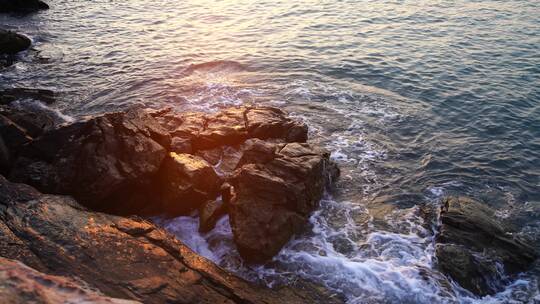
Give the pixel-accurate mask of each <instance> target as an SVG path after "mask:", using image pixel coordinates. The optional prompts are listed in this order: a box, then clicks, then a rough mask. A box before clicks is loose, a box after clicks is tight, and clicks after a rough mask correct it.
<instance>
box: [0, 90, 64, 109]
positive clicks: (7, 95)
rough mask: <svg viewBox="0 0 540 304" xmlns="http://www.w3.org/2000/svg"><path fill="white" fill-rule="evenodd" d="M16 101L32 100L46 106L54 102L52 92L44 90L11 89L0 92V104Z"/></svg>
mask: <svg viewBox="0 0 540 304" xmlns="http://www.w3.org/2000/svg"><path fill="white" fill-rule="evenodd" d="M18 99H34V100H39V101H42V102H44V103H47V104H51V103H53V102H55V101H56V99H55V97H54V92H53V91H51V90H44V89H28V88H11V89H4V90H0V104H3V105H7V104H10V103H11V102H13V101H15V100H18Z"/></svg>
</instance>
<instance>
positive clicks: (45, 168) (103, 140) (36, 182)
mask: <svg viewBox="0 0 540 304" xmlns="http://www.w3.org/2000/svg"><path fill="white" fill-rule="evenodd" d="M169 145H170V137H169V135H168V133H167V132H166V131H164V130H163V129H161V127H160V126H159V125H158V124H157V123H156V121H155V120H154V119H153V118H152V117H151V116H149V115H147V114H145V113H144V112H143V111H141V110H136V109H135V110H130V111H127V112H125V113H108V114H105V115H101V116H97V117H89V118H85V119H83V120H81V121H78V122H75V123H72V124H69V125H65V126H62V127H60V128H57V129H53V130H51V131H49V132H47V133H45V134H43V135H42V136H40V137H39V138H37V139H34V140H33V141H32V142H31V143H29V144H27V145H26V146H25V147H24V149H23V150H21V152H20V156H19V158H18V159H17V162H16V163H15V165H14V167H13V169H12V170H11V173H10V178H12V179H13V180H14V181H18V182H24V183H27V184H30V185H33V186H35V187H36V188H38V189H40V190H41V191H43V192H47V193H59V194H70V195H73V196H74V197H76V198H77V199H78V200H80V201H81V202H82V203H83V204H85V205H87V206H90V207H92V208H94V209H97V210H106V211H110V212H113V213H132V212H137V210H138V209H139V208H141V207H142V206H139V205H136V204H135V203H134V202H132V201H129V200H127V201H125V199H126V198H127V197H129V195H131V194H132V193H133V192H137V190H139V189H141V188H144V186H147V185H149V184H151V183H152V179H153V177H154V176H155V174H157V172H158V170H159V168H160V166H161V162H162V160H163V159H164V158H165V156H166V154H167V152H166V150H167V149H168V147H169ZM143 203H144V202H143ZM131 204H135V205H131Z"/></svg>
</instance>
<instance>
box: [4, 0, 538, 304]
mask: <svg viewBox="0 0 540 304" xmlns="http://www.w3.org/2000/svg"><path fill="white" fill-rule="evenodd" d="M49 2H50V4H51V7H52V9H51V10H49V11H44V12H41V13H39V14H34V15H30V16H25V17H17V16H0V25H2V27H6V28H8V29H13V30H18V31H21V32H23V33H26V34H28V35H29V36H30V37H31V38H32V40H33V42H34V47H33V49H31V50H29V51H27V52H25V53H24V54H21V55H20V58H19V62H18V63H16V64H15V65H13V66H11V67H9V68H7V69H4V70H1V71H0V88H4V87H39V88H45V89H51V90H54V91H57V92H60V96H59V101H58V102H57V103H56V104H55V105H53V107H54V109H53V110H57V111H59V112H60V113H62V115H68V116H73V117H76V116H80V115H86V114H92V113H101V112H106V111H110V110H118V109H122V108H126V107H128V106H130V105H133V104H143V105H146V106H151V107H162V106H173V107H175V108H177V109H179V110H184V109H186V110H200V111H216V110H218V109H220V108H222V107H226V106H233V105H242V104H250V103H254V104H266V105H274V106H278V107H281V108H283V109H285V110H287V111H289V112H290V113H291V114H292V115H293V116H296V117H298V118H299V119H303V120H305V121H306V122H307V123H308V124H309V126H310V138H311V140H312V141H314V142H317V143H320V144H322V145H323V146H325V147H327V148H328V149H329V150H330V151H332V157H333V158H334V159H335V160H336V161H337V162H338V163H339V164H340V166H341V168H342V177H341V180H340V181H339V183H338V185H337V189H336V190H335V191H332V192H331V193H329V194H328V195H327V197H326V198H325V199H324V200H323V201H322V202H321V208H320V210H319V211H317V212H316V213H315V214H314V215H313V216H312V217H311V228H310V229H308V231H306V233H305V234H304V235H300V236H297V237H296V238H295V239H294V240H292V241H291V242H290V243H289V244H288V246H287V247H286V248H285V249H284V250H282V252H281V253H280V254H279V255H278V256H277V257H276V258H275V259H274V260H273V261H272V262H271V263H268V264H267V265H264V266H260V267H249V266H246V265H243V264H242V263H241V261H240V260H239V258H238V255H237V254H236V253H235V251H234V246H233V244H232V239H231V234H230V227H229V226H228V224H227V218H224V219H222V220H221V221H220V223H219V225H218V228H217V229H215V230H214V231H213V232H211V233H209V234H206V235H200V234H198V233H197V232H196V231H197V222H196V221H197V220H196V219H195V218H190V217H182V218H177V219H173V220H161V223H162V224H163V225H164V226H165V227H166V228H167V229H169V230H170V231H172V232H173V233H175V234H176V235H177V236H178V237H179V238H181V239H183V240H184V241H185V242H186V243H187V244H189V245H190V246H191V247H192V248H193V249H194V250H196V251H197V252H199V253H201V254H202V255H204V256H206V257H208V258H210V259H212V260H214V261H216V262H217V263H219V264H220V265H222V266H224V267H225V268H228V269H230V270H232V271H234V272H236V273H238V274H239V275H241V276H243V277H245V278H247V279H250V280H254V281H259V282H263V283H265V284H268V285H280V284H289V283H291V282H294V281H295V280H297V279H310V280H313V281H315V282H319V283H322V284H324V285H326V286H327V287H329V288H330V289H331V290H333V291H334V292H337V293H340V294H343V295H345V296H346V297H347V299H348V301H349V303H444V302H446V303H537V302H540V295H539V293H538V284H539V282H538V276H539V273H540V268H539V267H540V266H538V264H537V265H536V266H535V268H533V269H532V270H531V271H529V272H527V273H524V274H523V275H522V276H521V277H520V278H518V279H517V280H516V281H514V282H513V283H511V284H510V285H509V286H508V287H507V288H506V289H505V290H504V291H502V292H500V293H499V294H496V295H494V296H490V297H485V298H482V299H480V298H476V297H474V296H473V295H471V294H468V293H467V292H465V291H464V290H461V289H460V288H459V287H458V286H456V285H455V284H454V283H452V282H451V281H448V280H447V278H445V277H444V276H443V275H441V274H440V273H439V272H437V271H436V267H435V263H436V261H434V259H433V226H434V223H436V218H434V214H435V212H434V210H436V209H437V208H438V207H439V204H440V199H441V198H442V197H443V196H444V195H447V194H460V195H468V196H472V197H475V198H477V199H480V200H482V201H484V202H486V204H489V205H490V206H491V207H493V208H495V209H496V210H497V214H498V215H499V217H500V220H501V221H506V222H509V223H511V224H514V225H515V226H516V228H517V230H518V231H519V234H521V235H522V236H524V237H525V238H527V239H528V240H529V241H530V243H531V244H533V245H534V246H535V247H536V248H537V249H540V191H539V190H538V189H539V187H540V119H539V117H540V69H539V67H540V57H539V53H540V50H539V46H540V3H539V2H537V1H516V0H512V1H504V2H503V1H470V0H467V1H465V0H463V1H453V2H440V1H423V2H412V1H405V2H403V1H400V2H398V1H363V0H361V1H334V0H333V1H325V2H319V1H301V2H294V3H293V2H292V1H289V2H276V1H243V0H239V1H207V0H202V1H181V2H178V1H165V0H159V1H153V2H151V3H149V2H148V1H139V0H132V1H123V2H111V1H101V0H98V1H91V2H89V1H78V0H75V1H61V0H50V1H49ZM59 117H60V118H64V119H68V117H66V116H61V115H59ZM426 210H427V211H426ZM426 213H427V216H426Z"/></svg>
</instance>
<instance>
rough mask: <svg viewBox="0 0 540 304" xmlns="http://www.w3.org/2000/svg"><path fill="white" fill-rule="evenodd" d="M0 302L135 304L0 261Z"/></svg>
mask: <svg viewBox="0 0 540 304" xmlns="http://www.w3.org/2000/svg"><path fill="white" fill-rule="evenodd" d="M0 299H2V303H5V304H17V303H103V304H105V303H109V304H137V303H141V302H138V301H131V300H123V299H115V298H110V297H106V296H103V295H102V294H101V293H100V292H98V291H95V290H91V289H89V288H88V287H87V286H83V285H81V284H80V283H77V282H76V281H75V280H73V279H70V278H67V277H60V276H52V275H46V274H44V273H41V272H39V271H36V270H34V269H32V268H30V267H28V266H26V265H24V264H22V263H21V262H17V261H14V260H9V259H5V258H0Z"/></svg>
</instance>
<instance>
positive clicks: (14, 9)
mask: <svg viewBox="0 0 540 304" xmlns="http://www.w3.org/2000/svg"><path fill="white" fill-rule="evenodd" d="M45 9H49V5H47V3H45V2H43V1H41V0H0V13H31V12H35V11H39V10H45Z"/></svg>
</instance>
